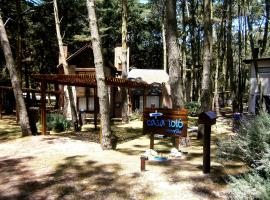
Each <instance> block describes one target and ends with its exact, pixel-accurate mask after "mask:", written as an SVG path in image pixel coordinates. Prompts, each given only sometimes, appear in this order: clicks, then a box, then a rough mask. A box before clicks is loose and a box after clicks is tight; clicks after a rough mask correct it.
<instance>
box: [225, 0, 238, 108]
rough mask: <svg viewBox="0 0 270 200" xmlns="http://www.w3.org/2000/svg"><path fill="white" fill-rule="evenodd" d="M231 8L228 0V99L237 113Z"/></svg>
mask: <svg viewBox="0 0 270 200" xmlns="http://www.w3.org/2000/svg"><path fill="white" fill-rule="evenodd" d="M232 6H233V1H232V0H228V8H227V10H228V16H227V23H228V24H227V69H228V70H229V74H230V76H229V77H230V90H231V94H230V99H231V101H232V109H233V112H237V111H238V106H237V101H236V85H235V74H234V73H235V70H234V62H233V49H232Z"/></svg>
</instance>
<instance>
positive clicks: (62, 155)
mask: <svg viewBox="0 0 270 200" xmlns="http://www.w3.org/2000/svg"><path fill="white" fill-rule="evenodd" d="M226 123H228V122H227V121H226V120H225V121H224V120H219V121H218V123H217V125H216V126H214V127H213V136H212V140H213V141H212V146H211V147H212V150H213V153H212V163H211V164H212V169H211V173H210V174H208V175H205V174H203V173H202V145H201V144H202V143H201V142H200V141H198V140H196V139H195V137H192V134H190V135H191V140H190V146H189V147H181V150H182V151H183V152H185V154H184V156H183V157H182V158H178V159H172V160H169V161H167V162H162V163H161V162H155V161H148V162H147V163H146V171H145V172H141V171H140V155H141V154H142V153H144V152H145V150H147V149H149V138H148V137H147V136H142V137H139V138H137V139H134V140H131V141H128V142H124V143H122V144H119V145H118V146H117V150H116V151H103V150H102V149H101V147H100V144H98V143H94V142H90V141H85V140H79V139H74V138H70V137H62V136H55V135H48V136H30V137H25V138H16V137H15V136H14V137H6V136H7V135H12V134H14V135H15V133H16V132H19V128H18V126H17V125H16V124H15V123H14V121H12V120H11V119H3V120H0V136H1V138H2V139H1V140H0V199H7V200H9V199H10V200H11V199H20V200H21V199H35V200H36V199H108V200H109V199H110V200H111V199H155V200H156V199H157V200H158V199H172V200H173V199H192V200H196V199H225V197H226V183H225V181H224V179H226V176H227V174H226V173H237V172H238V170H239V171H241V168H242V166H241V165H240V164H237V163H233V164H231V166H230V167H231V168H228V170H225V169H224V166H222V165H221V164H219V163H217V162H216V159H215V155H214V149H215V140H216V138H217V137H221V136H222V135H223V134H226V133H228V132H230V128H228V126H227V125H226V126H224V124H226ZM221 124H222V126H221ZM127 126H128V127H132V128H139V129H140V128H141V126H142V122H133V123H131V124H129V125H125V127H127ZM122 127H123V125H122ZM122 127H121V126H119V129H120V128H122ZM219 127H220V128H219ZM89 134H91V133H89ZM157 143H158V144H157V145H156V146H155V147H156V148H157V149H167V150H169V149H170V148H172V147H171V144H168V143H164V141H163V142H162V140H157ZM230 169H233V172H232V171H230Z"/></svg>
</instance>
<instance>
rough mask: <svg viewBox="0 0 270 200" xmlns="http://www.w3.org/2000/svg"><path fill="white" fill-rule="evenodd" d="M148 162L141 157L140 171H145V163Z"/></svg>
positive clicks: (145, 158)
mask: <svg viewBox="0 0 270 200" xmlns="http://www.w3.org/2000/svg"><path fill="white" fill-rule="evenodd" d="M146 160H148V158H147V157H145V156H141V171H145V161H146Z"/></svg>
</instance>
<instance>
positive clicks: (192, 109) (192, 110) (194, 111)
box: [185, 101, 201, 116]
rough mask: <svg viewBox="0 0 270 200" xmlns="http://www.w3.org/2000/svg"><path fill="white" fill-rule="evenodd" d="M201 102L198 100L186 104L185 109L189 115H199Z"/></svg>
mask: <svg viewBox="0 0 270 200" xmlns="http://www.w3.org/2000/svg"><path fill="white" fill-rule="evenodd" d="M200 107H201V104H200V102H198V101H192V102H189V103H186V104H185V109H187V110H188V113H189V115H191V116H197V115H198V114H199V110H200Z"/></svg>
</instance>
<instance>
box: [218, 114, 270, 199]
mask: <svg viewBox="0 0 270 200" xmlns="http://www.w3.org/2000/svg"><path fill="white" fill-rule="evenodd" d="M217 156H218V157H219V158H220V159H221V160H233V159H237V160H240V161H242V162H244V163H245V164H246V165H247V166H248V167H249V168H250V172H249V173H246V174H245V175H242V176H240V177H233V176H231V177H230V186H231V187H230V188H231V190H230V194H231V198H232V199H239V200H240V199H270V115H268V114H267V113H261V114H260V115H259V116H256V117H255V118H254V119H253V120H247V121H245V122H243V123H241V126H240V130H239V132H238V133H236V134H235V135H234V136H232V137H231V138H229V139H227V140H223V141H219V142H218V149H217Z"/></svg>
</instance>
